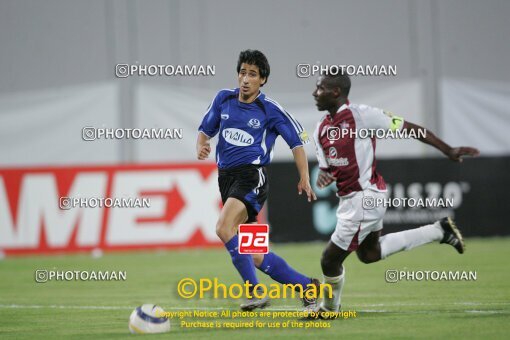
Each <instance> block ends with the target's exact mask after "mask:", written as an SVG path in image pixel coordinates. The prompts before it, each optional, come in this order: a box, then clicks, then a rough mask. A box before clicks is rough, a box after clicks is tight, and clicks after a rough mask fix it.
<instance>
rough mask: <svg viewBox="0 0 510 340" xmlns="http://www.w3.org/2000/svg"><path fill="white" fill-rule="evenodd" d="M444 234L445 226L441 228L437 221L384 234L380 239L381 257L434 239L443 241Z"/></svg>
mask: <svg viewBox="0 0 510 340" xmlns="http://www.w3.org/2000/svg"><path fill="white" fill-rule="evenodd" d="M443 234H444V232H443V228H441V225H440V224H439V222H436V223H434V224H429V225H426V226H424V227H420V228H416V229H411V230H406V231H401V232H398V233H391V234H388V235H384V236H383V237H381V238H380V239H379V244H380V245H381V259H384V258H386V257H388V256H390V255H392V254H395V253H398V252H399V251H403V250H409V249H413V248H416V247H419V246H421V245H424V244H427V243H430V242H434V241H441V239H442V238H443Z"/></svg>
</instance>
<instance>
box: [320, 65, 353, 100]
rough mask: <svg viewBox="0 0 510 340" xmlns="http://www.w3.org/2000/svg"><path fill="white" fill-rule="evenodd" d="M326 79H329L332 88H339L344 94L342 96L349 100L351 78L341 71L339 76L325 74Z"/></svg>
mask: <svg viewBox="0 0 510 340" xmlns="http://www.w3.org/2000/svg"><path fill="white" fill-rule="evenodd" d="M324 77H325V78H328V83H329V84H330V87H338V88H340V91H341V92H342V96H343V97H344V98H347V97H348V96H349V91H350V90H351V78H349V76H348V75H347V74H346V73H345V72H342V71H341V70H340V69H339V70H338V73H337V74H324Z"/></svg>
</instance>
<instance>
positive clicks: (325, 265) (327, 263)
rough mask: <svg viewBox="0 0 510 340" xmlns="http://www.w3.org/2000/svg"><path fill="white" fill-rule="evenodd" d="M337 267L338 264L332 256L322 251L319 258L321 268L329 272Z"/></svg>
mask: <svg viewBox="0 0 510 340" xmlns="http://www.w3.org/2000/svg"><path fill="white" fill-rule="evenodd" d="M337 266H338V263H337V261H336V259H335V258H334V256H332V254H330V253H329V252H328V251H324V252H323V253H322V256H321V267H322V269H323V271H324V270H327V271H331V270H333V269H334V268H335V267H337Z"/></svg>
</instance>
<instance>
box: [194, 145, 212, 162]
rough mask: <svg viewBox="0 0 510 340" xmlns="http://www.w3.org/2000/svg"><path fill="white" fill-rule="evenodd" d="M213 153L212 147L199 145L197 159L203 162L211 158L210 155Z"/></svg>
mask: <svg viewBox="0 0 510 340" xmlns="http://www.w3.org/2000/svg"><path fill="white" fill-rule="evenodd" d="M210 153H211V146H210V145H209V144H203V145H199V146H198V147H197V157H198V159H200V160H201V161H203V160H204V159H206V158H207V157H209V154H210Z"/></svg>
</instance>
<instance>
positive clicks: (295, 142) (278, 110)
mask: <svg viewBox="0 0 510 340" xmlns="http://www.w3.org/2000/svg"><path fill="white" fill-rule="evenodd" d="M269 128H270V129H272V130H274V131H276V132H277V133H278V134H279V135H280V136H282V138H283V139H284V140H285V142H286V143H287V145H288V146H289V147H290V148H291V149H294V148H295V147H298V146H302V145H304V144H308V143H310V140H309V139H308V134H307V133H306V131H305V129H303V127H302V126H301V124H299V122H298V121H297V120H296V119H295V118H294V117H293V116H292V115H291V114H290V113H288V112H287V111H285V110H284V109H283V108H282V107H281V106H279V105H270V109H269Z"/></svg>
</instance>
